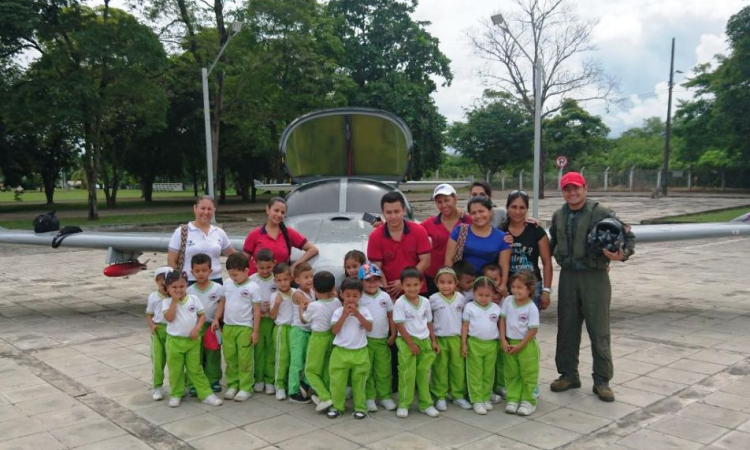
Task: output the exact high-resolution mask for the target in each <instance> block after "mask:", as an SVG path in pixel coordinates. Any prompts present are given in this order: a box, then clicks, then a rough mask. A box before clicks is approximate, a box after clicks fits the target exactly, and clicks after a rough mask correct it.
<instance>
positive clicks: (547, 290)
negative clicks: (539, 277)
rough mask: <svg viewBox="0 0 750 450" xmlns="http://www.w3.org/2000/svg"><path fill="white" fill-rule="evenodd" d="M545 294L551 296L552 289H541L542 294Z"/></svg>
mask: <svg viewBox="0 0 750 450" xmlns="http://www.w3.org/2000/svg"><path fill="white" fill-rule="evenodd" d="M545 292H546V293H547V294H549V295H552V288H542V293H545Z"/></svg>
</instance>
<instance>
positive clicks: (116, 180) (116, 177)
mask: <svg viewBox="0 0 750 450" xmlns="http://www.w3.org/2000/svg"><path fill="white" fill-rule="evenodd" d="M119 188H120V173H119V172H118V171H117V168H114V167H113V168H112V188H111V189H112V196H111V197H110V199H111V200H112V203H111V204H110V203H107V207H109V208H117V190H118V189H119Z"/></svg>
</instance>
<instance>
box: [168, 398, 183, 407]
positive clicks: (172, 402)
mask: <svg viewBox="0 0 750 450" xmlns="http://www.w3.org/2000/svg"><path fill="white" fill-rule="evenodd" d="M180 403H182V397H170V398H169V407H170V408H177V407H178V406H180Z"/></svg>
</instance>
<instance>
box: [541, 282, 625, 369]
mask: <svg viewBox="0 0 750 450" xmlns="http://www.w3.org/2000/svg"><path fill="white" fill-rule="evenodd" d="M557 289H558V301H557V350H556V353H555V364H556V365H557V371H558V372H559V373H560V375H562V376H563V377H565V378H568V379H578V378H579V375H578V353H579V351H580V348H581V326H582V324H583V322H584V321H586V330H588V333H589V339H590V341H591V354H592V357H593V368H594V373H593V376H594V383H595V384H598V383H607V382H609V380H611V379H612V375H613V374H614V368H613V366H612V351H611V349H610V334H609V306H610V302H611V300H612V286H611V285H610V283H609V274H607V271H606V270H575V269H562V271H561V272H560V283H559V286H558V288H557Z"/></svg>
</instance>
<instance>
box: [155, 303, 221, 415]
mask: <svg viewBox="0 0 750 450" xmlns="http://www.w3.org/2000/svg"><path fill="white" fill-rule="evenodd" d="M172 302H173V300H172V298H170V297H167V298H166V299H164V303H163V304H162V310H163V311H167V310H168V309H169V307H170V306H171V305H172ZM202 314H204V311H203V305H202V304H201V301H200V300H199V299H198V297H196V296H194V295H185V297H183V298H182V300H179V301H178V304H177V308H176V312H175V317H174V320H172V321H171V322H168V323H167V367H168V368H169V385H170V386H171V388H172V392H171V396H172V397H177V398H181V397H182V396H183V394H184V388H185V374H186V373H187V376H188V377H190V379H191V380H193V384H194V385H195V391H196V393H197V394H198V398H200V399H201V400H203V399H204V398H206V397H208V396H209V395H211V394H213V391H211V386H210V384H209V383H208V378H206V374H205V373H203V368H202V367H201V360H200V358H201V350H200V348H201V341H200V339H196V340H193V339H190V332H191V331H192V330H193V328H195V326H196V325H197V324H198V316H200V315H202Z"/></svg>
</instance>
